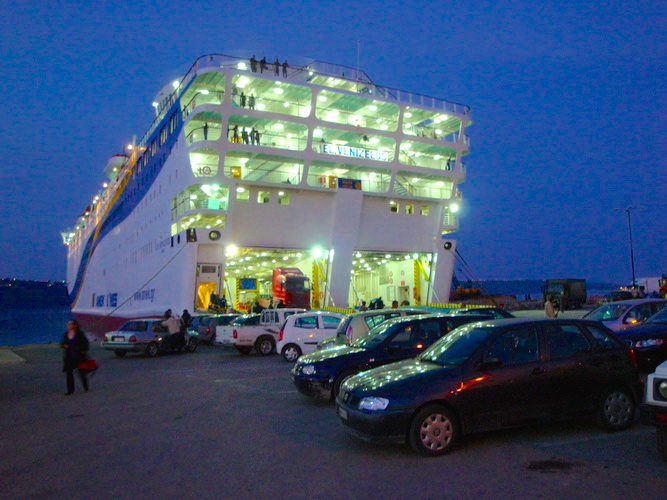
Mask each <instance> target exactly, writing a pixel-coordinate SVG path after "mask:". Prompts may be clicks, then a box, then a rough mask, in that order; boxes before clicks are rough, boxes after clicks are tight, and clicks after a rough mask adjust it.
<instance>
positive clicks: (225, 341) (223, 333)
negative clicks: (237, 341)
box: [214, 314, 259, 353]
mask: <svg viewBox="0 0 667 500" xmlns="http://www.w3.org/2000/svg"><path fill="white" fill-rule="evenodd" d="M257 325H259V314H244V315H242V316H239V317H238V318H236V319H234V320H232V321H230V322H229V324H228V325H226V326H220V327H216V329H215V340H214V342H215V344H216V345H221V346H224V347H232V346H233V345H234V338H233V332H234V328H237V327H239V326H257ZM251 350H252V349H250V350H248V353H249V352H250V351H251Z"/></svg>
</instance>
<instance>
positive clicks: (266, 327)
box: [216, 308, 306, 356]
mask: <svg viewBox="0 0 667 500" xmlns="http://www.w3.org/2000/svg"><path fill="white" fill-rule="evenodd" d="M302 312H306V309H302V308H284V309H265V310H264V311H262V313H261V315H260V317H259V324H257V325H229V326H219V327H217V329H216V338H217V341H216V343H217V344H222V345H224V346H232V345H233V346H234V347H235V348H236V350H237V351H239V352H240V353H241V354H250V353H251V352H252V350H253V349H255V351H257V352H258V353H259V354H261V355H262V356H268V355H269V354H273V353H274V352H275V350H276V342H277V341H278V335H279V333H280V326H281V325H282V324H283V323H284V322H285V319H286V318H287V317H288V316H291V315H292V314H299V313H302Z"/></svg>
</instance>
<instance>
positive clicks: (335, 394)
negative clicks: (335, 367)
mask: <svg viewBox="0 0 667 500" xmlns="http://www.w3.org/2000/svg"><path fill="white" fill-rule="evenodd" d="M356 374H357V372H354V371H349V372H343V373H341V374H340V375H338V377H336V380H335V381H334V385H333V390H332V391H331V398H332V399H334V400H335V399H336V398H337V397H338V394H339V393H340V386H341V385H343V382H345V381H346V380H347V379H348V378H351V377H354V376H355V375H356Z"/></svg>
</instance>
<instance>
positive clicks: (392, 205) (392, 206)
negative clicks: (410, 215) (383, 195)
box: [389, 200, 399, 214]
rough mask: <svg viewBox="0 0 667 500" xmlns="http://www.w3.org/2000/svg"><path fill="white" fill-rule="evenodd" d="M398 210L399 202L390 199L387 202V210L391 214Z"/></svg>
mask: <svg viewBox="0 0 667 500" xmlns="http://www.w3.org/2000/svg"><path fill="white" fill-rule="evenodd" d="M398 210H399V204H398V202H397V201H393V200H392V201H390V202H389V211H390V212H391V213H393V214H397V213H398Z"/></svg>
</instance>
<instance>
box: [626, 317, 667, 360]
mask: <svg viewBox="0 0 667 500" xmlns="http://www.w3.org/2000/svg"><path fill="white" fill-rule="evenodd" d="M618 335H619V336H620V337H621V338H622V339H624V340H625V341H626V342H627V343H628V344H629V345H630V347H632V348H633V349H634V350H635V352H636V353H637V364H638V365H639V370H640V371H642V372H646V373H650V372H652V371H653V370H655V369H656V367H657V366H658V365H659V364H660V363H662V362H663V361H667V308H664V309H662V310H660V311H658V312H657V313H655V314H654V315H653V316H651V317H650V318H649V319H647V320H646V321H645V322H644V323H643V324H642V325H639V326H633V327H631V328H627V329H625V330H623V331H620V332H618Z"/></svg>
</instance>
